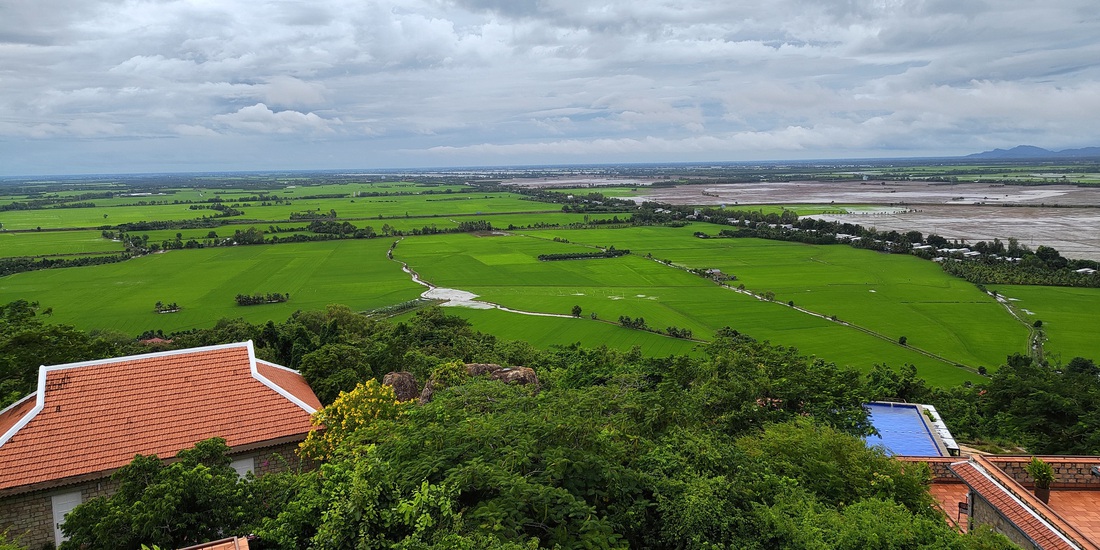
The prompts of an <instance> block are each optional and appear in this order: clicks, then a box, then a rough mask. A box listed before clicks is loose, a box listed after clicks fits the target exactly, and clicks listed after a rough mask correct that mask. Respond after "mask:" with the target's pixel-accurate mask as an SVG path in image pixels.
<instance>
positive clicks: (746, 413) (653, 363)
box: [0, 304, 1011, 550]
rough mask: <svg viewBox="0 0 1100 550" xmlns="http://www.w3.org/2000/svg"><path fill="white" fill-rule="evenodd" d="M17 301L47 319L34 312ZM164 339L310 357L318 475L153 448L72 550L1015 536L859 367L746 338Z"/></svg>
mask: <svg viewBox="0 0 1100 550" xmlns="http://www.w3.org/2000/svg"><path fill="white" fill-rule="evenodd" d="M15 310H17V311H16V312H15V313H13V316H14V317H17V318H22V319H23V321H25V322H26V326H25V327H24V328H25V329H28V330H29V329H32V328H33V326H35V325H36V317H35V316H34V315H33V314H32V315H29V316H28V315H26V312H28V311H29V312H31V313H33V311H34V307H33V306H32V305H31V304H24V307H20V306H16V308H15ZM5 311H6V310H5ZM18 312H24V314H22V317H21V314H19V313H18ZM37 326H38V329H37V330H41V329H42V328H43V327H42V326H40V325H37ZM0 334H2V333H0ZM169 336H170V339H171V340H172V342H171V343H170V344H164V343H161V344H157V345H156V346H155V347H153V348H151V349H170V348H177V347H192V346H196V345H211V344H215V343H225V342H233V341H241V340H245V339H252V340H253V341H254V342H255V346H256V355H257V357H258V358H261V359H264V360H268V361H273V362H277V363H280V364H284V365H289V366H293V367H295V368H298V369H300V370H301V371H302V373H303V374H304V375H305V376H306V378H307V380H308V381H309V383H310V384H311V386H312V387H313V388H314V389H315V390H316V391H317V393H318V396H319V397H320V398H321V399H322V402H323V403H324V404H325V405H326V408H325V409H324V412H323V413H322V415H319V417H318V421H319V422H320V421H322V420H323V421H324V422H325V425H326V426H328V429H327V430H326V432H325V433H324V439H323V442H322V443H323V444H317V443H315V444H308V443H307V444H306V445H304V446H303V449H302V451H301V452H302V453H304V454H305V456H307V457H311V458H313V459H314V460H316V461H317V464H318V467H317V468H316V469H311V470H300V471H299V470H294V471H289V472H284V473H279V474H268V475H266V476H264V477H261V478H259V479H254V478H252V477H248V478H246V479H245V480H239V479H238V478H237V476H236V473H235V472H233V471H232V469H231V468H229V467H228V466H229V460H230V459H229V458H227V452H228V448H227V447H226V445H225V443H224V442H223V441H219V440H217V439H214V440H209V441H204V442H201V443H199V444H198V445H196V446H195V448H193V449H190V450H187V451H184V452H182V453H180V455H179V456H178V457H177V458H178V459H177V460H175V461H173V462H172V463H171V464H165V463H163V462H161V461H160V460H157V459H156V457H145V456H139V457H137V458H136V459H135V460H134V461H133V462H132V463H131V464H130V465H128V466H126V467H124V468H122V469H121V470H119V472H118V473H117V474H115V476H114V482H115V483H117V484H118V487H119V489H118V491H116V492H115V493H114V494H113V495H112V496H109V497H96V498H93V499H90V500H89V501H87V502H85V503H84V504H82V505H80V506H79V507H78V508H77V509H75V510H74V511H73V512H72V513H71V514H70V515H69V516H68V518H67V519H66V521H65V523H64V524H63V526H62V528H63V530H64V532H65V533H66V534H67V535H68V536H70V540H69V541H68V542H65V543H63V546H62V548H63V549H64V548H81V547H112V548H134V549H136V548H139V547H140V545H141V544H157V545H159V546H161V547H164V548H171V547H180V546H183V545H187V544H192V543H195V542H198V541H201V540H206V539H210V538H214V537H215V536H224V534H229V533H254V534H255V535H257V537H258V539H257V540H255V541H253V542H251V543H250V544H254V545H255V547H256V548H279V549H297V548H303V549H304V548H318V549H329V548H332V549H336V548H348V547H355V546H360V545H367V546H372V547H384V548H389V547H401V548H436V549H444V548H494V549H515V550H519V549H520V548H533V547H555V546H557V547H561V548H573V547H594V548H627V547H647V548H700V549H701V548H714V547H749V548H797V547H806V546H811V547H828V548H839V549H847V548H852V549H855V548H868V547H883V546H884V545H888V546H891V547H899V548H900V547H914V548H915V547H936V548H955V549H960V550H963V549H979V548H982V549H1002V548H1004V549H1007V548H1011V546H1010V545H1009V544H1008V543H1007V541H1006V539H1003V538H1002V537H1000V536H999V535H995V534H993V533H992V532H991V531H988V530H976V531H974V532H972V533H970V534H967V535H960V534H958V533H956V532H954V531H952V530H951V529H950V528H949V527H948V525H947V523H946V522H945V521H944V519H943V516H942V514H941V513H940V512H938V511H937V510H936V508H935V507H934V506H932V499H931V496H930V495H929V494H928V492H927V489H926V483H927V482H928V478H929V475H930V474H929V471H928V470H927V468H922V467H917V466H914V465H908V466H903V465H902V463H899V462H897V461H894V460H892V459H890V458H888V457H886V456H885V455H883V454H882V452H881V451H880V450H876V449H871V448H868V447H867V446H866V445H865V444H864V442H863V441H862V440H861V439H860V438H859V437H858V436H859V435H862V434H866V433H867V432H868V430H869V425H868V423H867V416H866V411H865V410H864V409H863V407H862V403H863V402H865V401H866V400H868V399H870V398H872V397H874V395H873V394H872V393H873V387H872V386H871V385H870V384H869V381H868V379H867V378H866V377H863V376H861V375H860V374H859V373H857V372H855V371H853V370H850V369H847V368H841V367H838V366H836V365H835V364H832V363H828V362H825V361H822V360H820V359H813V358H807V357H804V356H801V355H799V354H798V353H797V351H795V350H793V349H790V348H784V347H781V346H773V345H771V344H767V343H763V342H758V341H755V340H753V339H751V338H748V337H746V336H745V335H742V334H740V333H738V332H737V331H735V330H732V329H723V330H722V331H719V334H717V335H716V338H715V340H714V342H712V343H710V344H708V345H707V346H706V349H705V353H704V355H702V356H700V357H684V356H680V357H666V358H647V357H644V356H643V355H642V354H641V353H640V351H639V350H638V349H634V350H631V351H617V350H612V349H608V348H606V347H599V348H584V347H581V346H578V345H572V346H557V347H553V348H551V349H549V350H537V349H535V348H533V347H531V346H530V345H529V344H526V343H524V342H514V341H503V340H500V339H497V338H495V337H492V336H490V335H485V334H482V333H479V332H477V331H475V330H473V329H472V327H471V326H470V325H469V322H468V321H465V320H463V319H461V318H459V317H453V316H449V315H446V314H444V313H443V311H442V310H440V309H438V308H431V309H426V310H421V311H420V312H418V313H417V314H416V315H414V316H413V317H412V318H410V319H408V320H407V321H403V322H399V323H391V322H388V321H380V320H376V319H369V318H366V317H363V316H360V315H356V314H354V313H353V312H351V311H350V310H348V308H346V307H342V306H330V307H329V308H327V309H326V310H324V311H306V312H298V313H295V314H294V315H292V316H291V317H290V318H288V319H287V320H286V321H284V322H280V323H274V322H268V323H264V324H252V323H248V322H245V321H242V320H239V319H237V320H230V319H226V320H222V321H220V322H219V323H218V324H217V325H215V326H214V327H211V328H208V329H196V330H190V331H183V332H177V333H174V334H171V335H169ZM4 349H5V348H2V347H0V350H4ZM146 349H150V348H146ZM24 351H25V352H27V353H28V354H29V353H33V350H30V349H25V350H24ZM117 351H122V350H117ZM0 357H3V356H2V355H0ZM36 360H41V359H37V358H36ZM475 362H476V363H498V364H502V365H527V366H530V367H531V368H533V369H535V371H536V372H537V373H538V378H539V385H538V386H535V385H508V384H504V383H501V382H496V381H492V380H488V379H485V378H482V377H478V376H474V375H470V374H467V371H466V369H465V368H463V366H462V365H463V363H475ZM28 368H29V367H28ZM29 369H30V368H29ZM33 370H36V369H33ZM391 370H406V371H408V372H410V373H411V374H412V375H413V376H414V377H415V378H416V380H418V381H420V383H421V384H424V383H426V382H427V381H429V380H431V381H433V384H435V391H434V393H433V398H432V399H431V400H430V402H427V403H425V404H421V405H417V404H415V403H414V402H398V401H397V400H396V397H395V395H394V393H393V390H392V389H391V388H389V387H388V386H383V385H381V384H380V383H379V379H380V378H381V376H382V375H383V374H384V373H386V372H390V371H391ZM945 414H946V413H945ZM161 458H167V457H161ZM169 498H170V499H171V502H173V503H174V504H173V505H172V506H151V505H149V504H150V503H155V502H165V501H166V499H169Z"/></svg>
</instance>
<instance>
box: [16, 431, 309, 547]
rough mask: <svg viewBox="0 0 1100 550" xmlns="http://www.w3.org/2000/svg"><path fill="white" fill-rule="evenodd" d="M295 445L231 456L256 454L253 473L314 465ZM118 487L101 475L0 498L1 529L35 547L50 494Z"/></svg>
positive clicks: (46, 538) (48, 516)
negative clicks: (67, 484) (56, 486)
mask: <svg viewBox="0 0 1100 550" xmlns="http://www.w3.org/2000/svg"><path fill="white" fill-rule="evenodd" d="M297 449H298V444H297V443H288V444H285V445H280V446H277V447H268V448H266V449H259V450H256V451H252V452H248V453H242V454H239V455H233V457H232V458H233V459H234V460H235V459H238V458H249V457H252V458H255V468H256V469H255V473H256V475H263V474H266V473H271V472H280V471H287V470H297V469H299V468H301V469H308V468H311V467H313V465H312V464H311V463H309V462H308V461H303V460H302V459H300V458H299V457H298V455H297V454H295V451H296V450H297ZM117 488H118V484H117V483H115V482H114V481H112V480H111V479H110V478H104V479H101V480H98V481H90V482H86V483H82V484H78V485H69V486H66V487H63V488H57V489H49V490H43V491H33V492H30V493H24V494H21V495H15V496H11V497H7V498H0V533H2V532H3V531H4V529H8V530H9V531H8V535H9V536H12V537H19V538H18V542H19V543H20V544H22V545H24V546H26V547H27V548H31V549H38V548H40V547H41V546H42V545H43V544H46V543H47V542H53V504H52V502H51V500H50V497H52V496H53V495H56V494H59V493H68V492H72V491H77V490H79V491H80V496H81V501H82V502H87V501H88V500H90V499H92V498H95V497H98V496H107V495H110V494H112V493H114V492H115V490H116V489H117Z"/></svg>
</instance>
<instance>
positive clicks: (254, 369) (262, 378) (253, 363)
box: [245, 340, 317, 414]
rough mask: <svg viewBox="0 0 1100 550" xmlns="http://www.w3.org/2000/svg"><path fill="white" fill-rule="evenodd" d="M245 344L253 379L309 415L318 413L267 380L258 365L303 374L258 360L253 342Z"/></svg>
mask: <svg viewBox="0 0 1100 550" xmlns="http://www.w3.org/2000/svg"><path fill="white" fill-rule="evenodd" d="M245 343H246V344H247V345H248V362H249V368H251V369H252V377H253V378H255V379H256V380H259V381H260V383H261V384H263V385H265V386H267V387H269V388H271V389H272V390H274V391H275V393H277V394H279V395H281V396H283V397H285V398H286V399H287V401H290V402H291V403H294V404H295V405H298V406H299V407H301V408H302V410H304V411H306V412H307V413H309V414H313V413H315V412H317V409H314V408H313V407H311V406H309V405H308V404H307V403H306V402H305V401H302V400H301V399H298V397H297V396H296V395H294V394H293V393H290V392H289V391H287V390H286V389H285V388H283V387H282V386H280V385H278V384H276V383H275V382H272V381H271V380H270V379H269V378H267V377H266V376H264V375H262V374H260V371H259V368H258V367H257V365H258V363H261V362H262V363H263V364H264V365H267V366H269V367H274V368H277V369H282V370H285V371H287V372H291V373H294V374H299V375H300V374H301V373H299V372H298V371H296V370H294V369H288V368H286V367H284V366H282V365H276V364H275V363H269V362H267V361H262V360H260V359H256V354H255V352H254V351H253V348H252V340H249V341H248V342H245Z"/></svg>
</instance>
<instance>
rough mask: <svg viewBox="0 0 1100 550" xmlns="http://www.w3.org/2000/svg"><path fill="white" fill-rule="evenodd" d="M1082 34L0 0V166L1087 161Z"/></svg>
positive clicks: (1009, 24) (675, 16) (549, 4)
mask: <svg viewBox="0 0 1100 550" xmlns="http://www.w3.org/2000/svg"><path fill="white" fill-rule="evenodd" d="M1097 31H1100V14H1098V13H1097V11H1096V10H1095V9H1094V6H1093V5H1092V3H1091V2H1090V1H1086V0H1053V1H1050V2H1045V3H1041V4H1040V3H1035V2H1030V1H1026V2H1025V1H1023V0H1000V1H998V2H980V1H963V2H959V1H954V0H953V1H948V0H874V1H868V2H815V1H812V0H775V1H773V2H768V3H760V2H749V1H723V0H694V1H688V2H684V1H673V0H631V1H626V0H620V1H614V2H603V3H592V2H588V1H583V2H582V1H579V0H524V1H502V0H500V1H498V0H401V1H399V0H372V1H368V2H363V1H360V0H320V1H305V0H259V1H254V2H244V1H242V0H233V1H229V0H227V1H224V2H190V1H185V0H144V1H136V2H124V3H123V2H115V1H109V0H13V1H12V2H6V3H3V4H0V173H6V174H20V173H41V172H66V171H87V170H99V171H111V172H126V171H141V170H150V169H154V170H155V169H162V168H171V169H185V168H186V166H187V162H188V161H187V159H188V158H190V159H192V160H191V161H190V162H195V163H196V164H194V165H193V168H194V169H230V168H233V169H241V168H258V169H262V168H266V167H275V165H278V166H279V167H281V168H287V167H288V166H286V164H287V163H292V164H293V166H289V167H299V168H325V167H354V166H357V165H358V166H362V167H370V166H386V165H391V164H392V163H398V164H400V165H439V164H484V163H493V164H497V163H527V162H560V163H568V162H574V161H577V162H601V161H607V162H617V161H630V160H655V159H661V160H670V161H675V160H740V159H768V158H776V159H783V158H821V157H828V156H845V157H852V156H899V155H937V154H963V153H968V152H972V151H977V150H981V149H986V148H990V147H1003V146H1012V145H1016V144H1018V143H1033V144H1036V145H1041V146H1046V147H1054V148H1058V147H1071V146H1086V145H1097V144H1100V136H1097V133H1096V131H1095V130H1094V128H1097V127H1100V124H1098V122H1100V120H1097V119H1098V118H1100V115H1098V114H1097V113H1100V109H1097V107H1100V68H1098V64H1100V61H1097V60H1100V39H1098V38H1097V37H1098V36H1100V33H1098V32H1097ZM289 143H298V144H299V145H300V147H299V148H298V149H293V148H291V149H288V148H287V147H289V146H288V145H287V144H289ZM307 144H321V145H318V147H319V148H318V149H316V152H317V153H318V154H315V155H310V154H307V152H309V151H313V150H314V149H312V146H311V145H307ZM181 147H185V148H192V149H193V150H195V151H217V152H219V154H217V155H210V154H203V155H198V154H196V155H186V154H181V151H180V148H181ZM62 149H63V150H65V151H66V155H64V159H68V160H62V161H60V162H59V161H58V157H57V156H56V155H52V154H51V153H52V152H55V151H58V150H62ZM130 150H133V151H141V155H138V156H135V155H130V154H129V153H128V151H130ZM108 151H115V153H114V154H107V153H105V152H108ZM234 151H239V152H240V153H241V156H242V157H247V158H248V159H249V162H251V164H248V165H246V166H242V165H241V164H240V161H238V160H235V159H234V157H233V156H232V153H233V152H234ZM138 157H139V158H141V159H142V160H141V162H140V163H139V164H131V163H133V162H134V161H132V160H126V159H133V158H138ZM42 159H49V162H48V163H44V162H43V160H42ZM105 159H112V160H117V161H119V162H123V164H122V165H119V166H115V167H113V168H111V169H109V170H102V169H101V167H102V163H103V162H104V160H105ZM65 162H69V163H71V164H64V163H65Z"/></svg>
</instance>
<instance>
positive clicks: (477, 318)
mask: <svg viewBox="0 0 1100 550" xmlns="http://www.w3.org/2000/svg"><path fill="white" fill-rule="evenodd" d="M446 312H447V313H448V314H451V315H458V316H459V317H463V318H466V319H469V320H470V322H471V323H473V325H474V328H476V329H478V330H480V331H482V332H487V333H490V334H494V335H496V336H497V337H498V338H503V339H505V340H523V341H525V342H528V343H530V344H531V345H533V346H535V347H536V348H540V349H546V348H549V347H550V346H554V345H569V344H573V343H580V344H581V345H582V346H585V347H597V346H607V347H609V348H614V349H620V350H624V351H625V350H629V349H631V348H632V347H634V346H639V347H640V348H641V349H642V353H643V354H644V355H646V356H650V357H665V356H668V355H700V354H702V346H703V345H702V344H698V343H696V342H691V341H687V340H679V339H676V338H669V337H666V336H661V335H658V334H653V333H650V332H644V331H640V330H630V329H625V328H622V327H620V326H617V325H614V324H610V323H602V322H599V321H593V320H591V319H587V318H581V319H561V318H554V317H535V316H531V315H520V314H516V313H509V312H506V311H500V310H496V309H489V310H485V309H469V308H447V309H446Z"/></svg>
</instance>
